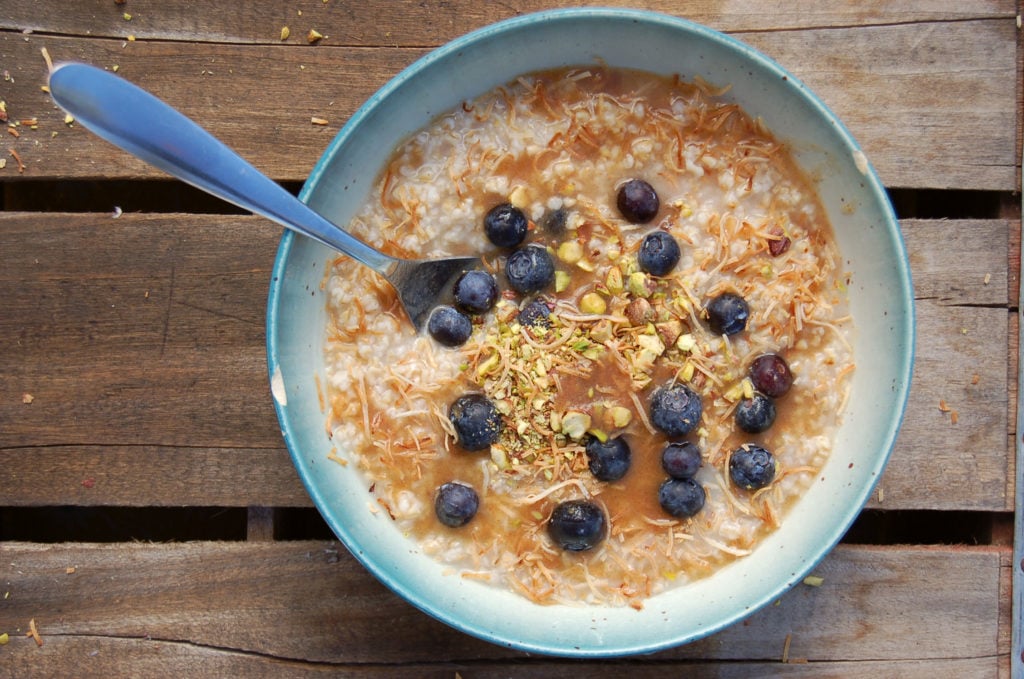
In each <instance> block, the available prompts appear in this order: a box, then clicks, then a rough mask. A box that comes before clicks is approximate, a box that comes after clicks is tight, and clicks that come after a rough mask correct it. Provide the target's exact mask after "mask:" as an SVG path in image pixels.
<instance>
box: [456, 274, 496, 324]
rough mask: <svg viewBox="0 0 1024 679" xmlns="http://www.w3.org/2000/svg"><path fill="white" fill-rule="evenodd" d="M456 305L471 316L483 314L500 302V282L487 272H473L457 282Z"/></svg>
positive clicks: (464, 275)
mask: <svg viewBox="0 0 1024 679" xmlns="http://www.w3.org/2000/svg"><path fill="white" fill-rule="evenodd" d="M454 293H455V304H456V305H458V307H459V308H460V309H462V310H463V311H465V312H467V313H471V314H482V313H485V312H487V311H489V310H490V309H491V307H493V306H494V303H495V302H497V301H498V281H496V280H494V276H492V275H491V274H489V273H487V272H486V271H480V270H476V269H475V270H473V271H467V272H466V273H464V274H462V275H461V276H459V278H458V280H456V281H455V290H454Z"/></svg>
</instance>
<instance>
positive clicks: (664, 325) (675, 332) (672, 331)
mask: <svg viewBox="0 0 1024 679" xmlns="http://www.w3.org/2000/svg"><path fill="white" fill-rule="evenodd" d="M655 327H656V328H657V329H658V334H659V335H661V339H662V341H664V342H665V345H666V346H672V345H673V344H675V343H676V340H677V339H679V336H680V335H681V334H682V332H683V324H682V323H681V322H679V321H677V320H675V319H672V320H668V321H663V322H661V323H658V324H657V325H655Z"/></svg>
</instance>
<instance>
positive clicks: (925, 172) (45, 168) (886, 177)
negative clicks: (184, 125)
mask: <svg viewBox="0 0 1024 679" xmlns="http://www.w3.org/2000/svg"><path fill="white" fill-rule="evenodd" d="M997 13H999V14H1000V16H1003V15H1004V13H1002V12H997ZM982 14H986V13H985V12H982ZM986 15H987V14H986ZM883 19H884V17H883ZM465 21H466V22H467V23H462V22H461V21H460V23H457V24H455V25H456V26H458V28H457V29H455V30H457V31H458V32H462V31H463V29H464V28H467V27H469V26H471V25H474V20H473V19H472V18H471V17H470V18H468V19H466V20H465ZM275 23H276V22H275ZM187 25H188V24H186V26H187ZM377 25H378V26H386V25H387V24H383V23H380V22H378V23H377ZM827 25H828V24H826V26H827ZM133 30H134V29H133ZM277 30H279V29H277V28H275V29H274V31H275V32H276V31H277ZM1016 33H1017V31H1016V27H1015V24H1014V21H1013V18H1012V16H1011V15H1005V18H984V19H975V18H970V19H967V18H964V19H962V20H961V19H957V20H946V21H931V22H925V23H917V22H911V23H900V22H898V21H897V22H893V21H881V22H880V23H877V24H875V25H869V26H851V25H837V26H835V27H814V28H801V29H792V30H789V29H787V30H764V31H753V32H742V31H741V32H738V33H737V34H736V35H737V37H739V38H740V39H742V40H744V41H746V42H748V43H750V44H751V45H752V46H753V47H755V48H757V49H760V50H761V51H763V52H765V53H766V54H769V55H771V56H772V57H774V58H775V59H776V60H777V61H779V62H780V63H781V64H782V65H783V66H785V67H787V68H789V69H790V70H792V71H793V73H794V74H795V75H796V76H797V77H798V78H800V79H802V80H803V81H805V82H806V83H807V84H808V85H809V86H810V88H811V89H812V90H814V91H815V92H817V93H818V94H819V95H820V96H821V97H822V99H823V100H824V101H825V103H826V104H828V105H829V106H830V107H831V108H832V109H833V110H835V112H836V113H837V114H838V115H839V117H840V118H841V119H842V120H843V121H844V122H845V123H846V124H847V125H848V126H849V127H850V129H851V131H852V132H853V134H854V136H855V137H856V138H857V139H858V141H859V142H860V143H861V144H862V146H863V147H864V149H865V152H866V153H867V156H868V157H869V159H871V161H872V162H873V164H874V165H875V167H876V168H877V169H878V171H879V173H880V175H881V177H882V179H883V181H884V182H885V183H886V184H887V185H889V186H899V187H926V188H948V187H956V188H960V189H987V190H1000V191H1012V190H1015V189H1016V188H1017V186H1018V182H1017V176H1018V172H1019V171H1018V163H1019V158H1020V156H1019V154H1017V153H1015V149H1016V129H1017V117H1016V113H1017V112H1016V98H1015V80H1016V61H1015V59H1016ZM966 44H969V45H971V46H972V49H970V50H964V49H962V46H963V45H966ZM44 47H45V48H46V49H47V50H48V51H49V53H50V54H51V56H52V57H53V59H54V60H56V61H63V60H79V61H86V62H89V63H93V64H96V65H100V66H104V67H107V68H113V67H114V66H117V67H118V73H119V74H121V75H123V76H125V77H126V78H128V79H130V80H133V81H134V82H137V83H138V84H140V85H142V86H143V87H146V88H148V89H150V90H151V91H153V92H154V93H156V94H157V95H158V96H160V97H162V98H164V99H166V100H167V101H169V102H171V103H172V104H174V105H175V106H177V107H179V108H181V109H182V110H183V111H184V112H185V113H186V114H187V115H189V116H191V117H193V118H195V119H196V120H198V121H200V122H201V123H202V124H203V125H204V126H206V127H207V128H208V129H209V130H210V131H211V132H213V133H214V134H215V135H217V136H219V137H221V138H222V139H223V140H224V141H226V142H227V143H228V144H229V145H231V146H233V147H234V148H236V149H238V150H239V152H240V153H241V154H242V155H243V156H245V157H246V158H248V159H250V160H251V161H253V162H254V163H255V164H256V165H257V166H258V167H259V168H260V169H262V170H263V171H264V172H266V173H268V174H270V175H271V176H272V177H274V178H275V179H279V180H303V179H305V178H306V177H307V176H308V174H309V172H310V170H311V168H312V167H313V165H314V163H315V162H316V159H317V158H318V157H319V156H320V155H321V153H322V152H323V150H324V148H325V147H326V146H327V144H328V143H329V142H330V140H331V138H332V137H333V135H334V133H336V132H337V131H338V130H339V129H340V127H341V126H342V124H343V123H344V122H345V121H346V120H347V119H348V118H349V117H350V116H351V115H352V113H353V112H354V111H355V110H356V108H357V107H358V106H360V105H361V104H362V102H364V101H365V100H366V99H367V98H368V97H369V96H370V94H372V93H373V92H374V91H375V90H376V89H377V88H379V87H380V86H381V85H383V84H384V83H385V82H386V81H387V80H388V79H389V78H390V77H392V76H393V75H395V74H396V73H397V72H398V71H399V70H401V69H402V68H404V67H405V66H407V65H409V64H410V63H412V61H414V60H415V59H416V58H417V57H419V56H422V55H423V54H424V53H425V52H426V51H427V49H428V48H429V47H430V45H427V46H424V45H423V43H416V42H414V41H410V42H409V46H363V45H348V44H346V45H344V46H330V45H321V46H317V47H309V46H307V45H294V44H279V43H278V44H265V45H255V44H229V43H222V42H216V43H206V44H202V43H195V42H176V41H166V40H163V39H161V40H135V41H134V42H128V41H126V40H123V39H95V38H90V39H86V38H77V37H60V36H50V35H36V34H31V35H21V34H16V33H11V32H6V33H3V32H0V62H2V63H5V64H7V63H10V64H11V65H12V66H11V67H10V68H9V69H8V70H9V71H10V75H11V80H10V81H7V82H5V83H3V86H2V87H0V96H2V97H3V98H4V99H5V101H6V102H7V105H8V109H9V112H10V115H11V117H12V119H14V120H22V119H35V120H37V121H38V124H37V126H36V129H32V127H31V126H23V127H22V128H20V132H19V133H20V136H19V137H18V138H16V139H15V138H11V139H8V140H7V141H8V146H9V148H13V149H15V150H16V152H17V153H18V154H19V157H20V158H21V159H22V160H23V162H24V166H25V170H24V173H19V172H18V168H17V164H16V163H15V162H13V160H12V159H11V158H8V160H9V161H10V162H8V163H7V167H6V168H5V169H4V170H0V177H2V178H4V179H11V180H16V179H31V178H39V179H48V178H95V177H106V178H133V177H155V176H160V175H159V174H158V173H157V171H155V170H152V169H150V168H149V167H147V166H145V165H144V164H142V163H141V162H140V161H136V160H135V159H133V158H130V157H128V156H127V155H125V154H123V153H121V152H120V151H116V150H114V149H113V148H112V147H110V146H109V145H107V144H106V143H105V142H102V141H100V140H99V139H97V138H95V137H93V136H92V135H91V134H89V133H88V132H86V131H85V130H83V129H81V127H79V126H75V125H70V126H69V125H67V124H65V122H64V114H63V112H61V111H59V110H57V109H56V107H55V106H54V105H53V103H52V101H51V100H50V98H49V96H48V95H47V94H45V93H44V92H42V91H41V89H40V88H41V87H42V86H43V85H44V84H45V80H46V68H45V65H44V63H43V60H42V57H41V56H40V50H41V49H42V48H44ZM879 80H884V81H885V83H886V84H885V86H884V87H880V86H879ZM254 92H257V93H259V95H258V96H257V97H255V98H254V96H253V93H254ZM282 102H287V104H286V105H283V104H282ZM313 116H316V117H320V118H324V119H327V120H328V121H329V124H328V125H327V126H317V125H312V124H311V123H310V120H311V118H312V117H313ZM54 133H56V136H54Z"/></svg>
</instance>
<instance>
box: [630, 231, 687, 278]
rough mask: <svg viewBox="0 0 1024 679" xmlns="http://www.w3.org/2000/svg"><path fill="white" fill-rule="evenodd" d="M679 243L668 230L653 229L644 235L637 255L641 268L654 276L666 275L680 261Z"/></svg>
mask: <svg viewBox="0 0 1024 679" xmlns="http://www.w3.org/2000/svg"><path fill="white" fill-rule="evenodd" d="M679 254H680V253H679V243H677V242H676V239H675V238H673V237H672V235H671V234H670V233H668V232H667V231H661V230H660V229H659V230H658V231H652V232H651V233H649V234H647V235H646V236H644V239H643V241H642V242H641V243H640V251H639V252H638V253H637V255H636V259H637V263H638V264H639V265H640V268H641V269H642V270H644V271H646V272H647V273H649V274H651V275H654V276H664V275H666V274H667V273H668V272H670V271H671V270H672V269H674V268H675V267H676V264H677V263H678V262H679Z"/></svg>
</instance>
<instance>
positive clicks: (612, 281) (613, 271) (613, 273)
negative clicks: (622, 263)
mask: <svg viewBox="0 0 1024 679" xmlns="http://www.w3.org/2000/svg"><path fill="white" fill-rule="evenodd" d="M604 284H605V285H606V286H608V292H610V293H612V294H613V295H617V294H618V293H620V292H622V291H623V290H624V289H625V288H624V287H623V283H622V270H621V269H620V268H619V267H617V266H613V267H612V268H610V269H609V270H608V276H607V277H606V278H605V279H604Z"/></svg>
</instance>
